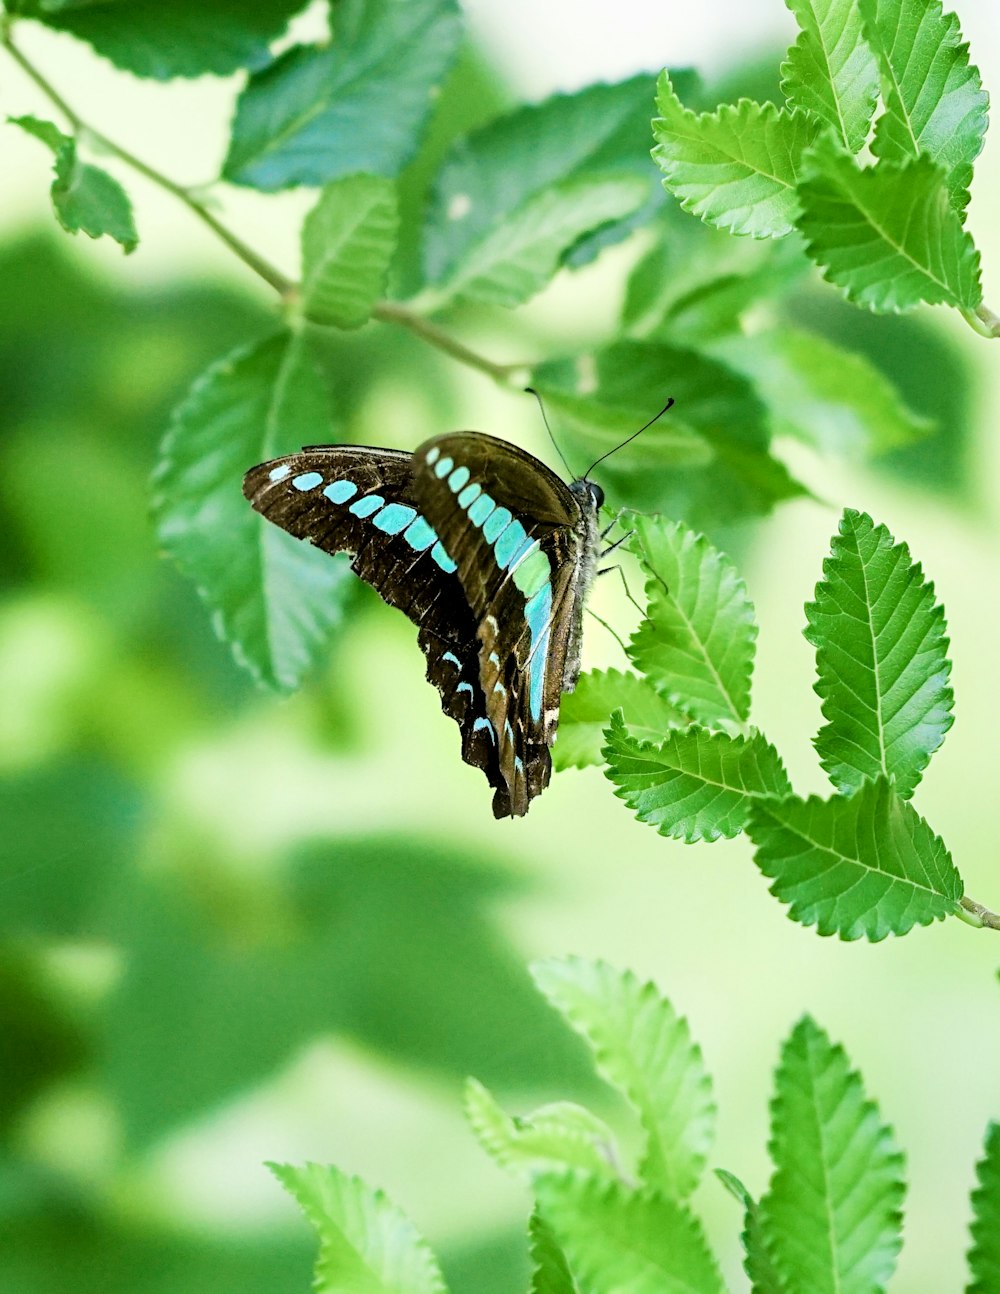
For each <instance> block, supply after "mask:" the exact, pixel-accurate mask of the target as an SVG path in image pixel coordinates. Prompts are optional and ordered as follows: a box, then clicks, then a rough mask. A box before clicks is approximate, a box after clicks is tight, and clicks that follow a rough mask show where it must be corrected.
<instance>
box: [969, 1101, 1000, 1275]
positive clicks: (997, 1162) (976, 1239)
mask: <svg viewBox="0 0 1000 1294" xmlns="http://www.w3.org/2000/svg"><path fill="white" fill-rule="evenodd" d="M976 1182H977V1185H976V1189H975V1190H974V1191H973V1192H972V1214H973V1217H972V1248H971V1249H970V1250H969V1270H970V1271H971V1273H972V1283H971V1284H970V1285H968V1286H967V1287H966V1294H997V1291H998V1290H1000V1123H991V1124H990V1125H989V1127H988V1128H987V1129H986V1146H985V1149H984V1153H983V1157H982V1159H981V1160H980V1161H979V1163H978V1164H977V1165H976Z"/></svg>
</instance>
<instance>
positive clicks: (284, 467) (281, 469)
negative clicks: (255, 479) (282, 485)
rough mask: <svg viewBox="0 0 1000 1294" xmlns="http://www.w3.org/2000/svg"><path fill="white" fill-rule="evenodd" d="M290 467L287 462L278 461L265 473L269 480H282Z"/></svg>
mask: <svg viewBox="0 0 1000 1294" xmlns="http://www.w3.org/2000/svg"><path fill="white" fill-rule="evenodd" d="M291 470H292V469H291V468H290V467H289V466H288V464H287V463H279V464H278V466H277V467H272V468H271V470H270V471H269V472H268V474H267V479H268V480H269V481H282V480H284V478H285V477H286V476H287V475H288V473H289V472H290V471H291Z"/></svg>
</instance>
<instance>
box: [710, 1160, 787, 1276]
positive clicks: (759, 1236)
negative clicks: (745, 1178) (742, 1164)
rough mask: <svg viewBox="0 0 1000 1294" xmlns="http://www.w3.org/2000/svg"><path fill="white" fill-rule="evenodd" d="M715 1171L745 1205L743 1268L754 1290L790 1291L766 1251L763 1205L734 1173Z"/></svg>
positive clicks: (726, 1186)
mask: <svg viewBox="0 0 1000 1294" xmlns="http://www.w3.org/2000/svg"><path fill="white" fill-rule="evenodd" d="M715 1175H716V1177H718V1179H719V1181H720V1182H722V1184H723V1186H725V1188H726V1190H727V1191H728V1192H729V1194H730V1195H732V1197H733V1198H734V1199H735V1200H738V1201H739V1202H740V1204H741V1205H742V1206H743V1231H742V1232H741V1234H740V1241H741V1243H742V1245H743V1270H744V1271H745V1272H746V1274H747V1275H748V1276H749V1277H750V1283H751V1294H789V1292H788V1290H787V1289H786V1287H785V1285H784V1283H783V1282H782V1280H781V1277H780V1276H779V1275H778V1273H777V1271H776V1270H775V1267H774V1263H773V1262H772V1261H771V1255H770V1254H769V1253H768V1252H767V1246H766V1244H765V1241H764V1235H763V1231H762V1228H761V1223H760V1207H759V1205H758V1204H757V1203H756V1202H755V1201H754V1198H753V1196H752V1195H751V1194H750V1192H749V1191H748V1190H747V1188H746V1187H745V1186H744V1185H743V1183H742V1182H741V1181H740V1179H739V1178H738V1177H737V1176H736V1175H735V1174H734V1173H730V1172H727V1171H726V1169H724V1168H717V1169H716V1170H715Z"/></svg>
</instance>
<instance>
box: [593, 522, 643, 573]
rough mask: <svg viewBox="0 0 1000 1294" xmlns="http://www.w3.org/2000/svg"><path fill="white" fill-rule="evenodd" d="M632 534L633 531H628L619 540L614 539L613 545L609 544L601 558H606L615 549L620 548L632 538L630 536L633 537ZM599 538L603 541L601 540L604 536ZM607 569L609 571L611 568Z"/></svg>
mask: <svg viewBox="0 0 1000 1294" xmlns="http://www.w3.org/2000/svg"><path fill="white" fill-rule="evenodd" d="M634 534H635V531H634V530H628V531H626V533H625V534H624V535H622V537H621V539H616V540H615V542H614V543H613V544H611V545H610V546H609V547H607V548H605V550H604V552H603V553H601V556H602V557H607V556H608V554H609V553H613V552H614V551H615V549H616V548H621V546H622V544H624V543H625V542H626V541H627V540H629V539H631V538H632V536H633V535H634ZM601 538H602V539H603V538H604V536H603V535H602V536H601ZM609 569H611V568H610V567H609Z"/></svg>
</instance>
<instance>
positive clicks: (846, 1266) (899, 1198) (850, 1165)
mask: <svg viewBox="0 0 1000 1294" xmlns="http://www.w3.org/2000/svg"><path fill="white" fill-rule="evenodd" d="M770 1150H771V1158H772V1159H773V1161H774V1166H775V1173H774V1177H773V1179H772V1181H771V1186H770V1189H769V1191H768V1193H767V1195H766V1196H765V1197H764V1199H763V1200H762V1201H761V1204H760V1211H761V1226H762V1229H763V1232H764V1235H765V1237H766V1241H767V1246H768V1249H769V1251H770V1253H771V1256H772V1258H773V1260H774V1264H775V1266H776V1267H777V1269H778V1270H779V1271H780V1272H781V1274H782V1275H783V1276H784V1278H785V1280H786V1281H787V1283H788V1285H789V1287H790V1288H791V1289H794V1290H809V1292H810V1294H876V1291H880V1290H883V1289H884V1288H885V1284H886V1282H887V1281H888V1279H889V1277H890V1276H891V1275H892V1272H893V1269H894V1267H895V1265H896V1258H897V1256H898V1254H899V1250H900V1248H901V1246H902V1214H901V1206H902V1202H903V1178H902V1169H903V1157H902V1155H901V1154H900V1152H899V1151H898V1150H897V1149H896V1146H895V1144H894V1142H893V1138H892V1133H891V1131H890V1130H889V1128H888V1127H886V1125H885V1124H883V1123H882V1121H881V1119H880V1118H879V1112H878V1108H877V1107H876V1106H875V1105H874V1103H873V1102H871V1101H869V1100H868V1099H867V1097H866V1096H865V1091H864V1087H863V1086H862V1083H861V1079H860V1077H859V1075H858V1074H857V1073H856V1072H854V1071H853V1070H852V1069H851V1068H850V1064H849V1062H848V1059H847V1056H846V1055H845V1054H844V1050H843V1048H842V1047H839V1046H835V1045H834V1044H833V1043H831V1042H830V1040H829V1038H828V1037H827V1036H826V1034H825V1033H824V1032H823V1031H822V1029H820V1028H819V1026H818V1025H816V1024H815V1023H814V1022H813V1021H812V1020H811V1019H810V1018H809V1017H808V1016H806V1017H805V1018H804V1019H802V1020H801V1021H800V1022H799V1023H798V1024H797V1025H796V1027H795V1029H794V1030H793V1031H792V1034H791V1036H790V1037H789V1039H788V1041H787V1042H786V1043H785V1045H784V1047H783V1048H782V1053H781V1063H780V1065H779V1066H778V1071H777V1074H776V1076H775V1095H774V1101H773V1103H772V1106H771V1143H770Z"/></svg>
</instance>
